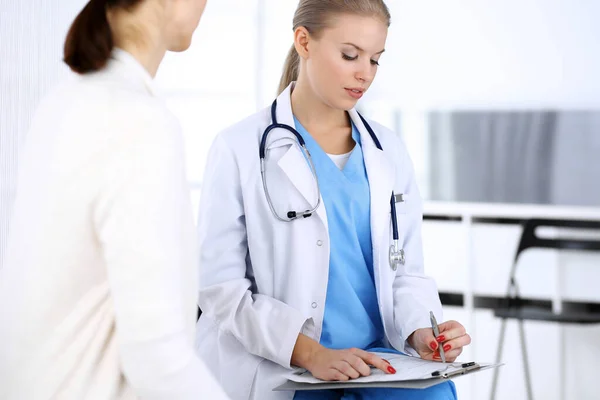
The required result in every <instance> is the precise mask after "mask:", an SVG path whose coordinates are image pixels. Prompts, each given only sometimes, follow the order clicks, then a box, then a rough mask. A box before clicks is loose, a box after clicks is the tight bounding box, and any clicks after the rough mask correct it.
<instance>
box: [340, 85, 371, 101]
mask: <svg viewBox="0 0 600 400" xmlns="http://www.w3.org/2000/svg"><path fill="white" fill-rule="evenodd" d="M345 89H346V93H348V95H350V97H352V98H353V99H356V100H358V99H360V98H361V97H362V96H363V94H365V92H366V91H367V89H363V88H345Z"/></svg>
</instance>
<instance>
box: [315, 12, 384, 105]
mask: <svg viewBox="0 0 600 400" xmlns="http://www.w3.org/2000/svg"><path fill="white" fill-rule="evenodd" d="M387 33H388V28H387V25H386V24H385V23H384V22H383V21H382V20H380V19H378V18H375V17H362V16H357V15H350V14H347V15H339V16H336V17H334V18H333V19H332V20H331V22H330V25H329V27H328V28H326V29H324V30H323V31H322V32H320V35H319V37H317V38H313V39H312V40H310V41H309V43H308V46H307V48H308V51H307V56H306V64H305V66H306V77H307V78H308V81H309V84H310V86H311V89H312V90H313V92H314V93H315V94H316V95H317V96H318V97H320V98H321V100H323V102H324V103H325V104H327V105H329V106H330V107H332V108H334V109H340V110H349V109H351V108H353V107H354V106H355V105H356V103H357V102H358V100H359V99H360V98H361V97H362V96H363V95H364V93H365V92H366V91H367V90H368V89H369V87H370V86H371V83H372V82H373V80H374V79H375V75H376V74H377V68H378V66H379V58H380V57H381V54H382V53H383V50H384V48H385V41H386V39H387Z"/></svg>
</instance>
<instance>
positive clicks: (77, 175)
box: [0, 50, 226, 399]
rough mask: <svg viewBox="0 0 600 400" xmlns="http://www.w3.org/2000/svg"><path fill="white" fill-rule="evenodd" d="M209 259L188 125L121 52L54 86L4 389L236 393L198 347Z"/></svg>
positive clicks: (27, 178) (28, 188) (4, 297)
mask: <svg viewBox="0 0 600 400" xmlns="http://www.w3.org/2000/svg"><path fill="white" fill-rule="evenodd" d="M198 260H199V257H198V254H197V251H196V233H195V228H194V224H193V217H192V211H191V204H190V196H189V192H188V189H187V184H186V180H185V176H184V155H183V148H182V138H181V129H180V127H179V124H178V123H177V121H176V120H175V118H174V117H173V116H172V115H171V114H170V113H169V112H168V111H167V109H166V108H165V106H164V104H163V103H162V102H161V101H160V100H159V99H158V98H157V97H155V95H154V91H153V88H152V79H151V77H150V75H149V74H148V73H147V72H146V70H145V69H144V68H143V67H142V66H141V65H140V64H139V63H138V62H137V61H136V60H135V59H134V58H133V57H132V56H131V55H129V54H128V53H126V52H124V51H122V50H116V51H115V52H114V53H113V58H112V59H111V61H110V62H109V64H108V66H107V67H106V68H105V69H104V70H102V71H100V72H97V73H93V74H87V75H84V76H82V77H78V78H77V79H76V80H75V82H70V83H68V84H66V85H63V86H61V87H59V88H58V89H57V90H55V91H54V92H53V93H52V94H50V95H49V96H48V97H47V98H46V99H45V100H44V101H43V102H42V104H41V105H40V107H39V109H38V111H37V113H36V116H35V118H34V121H33V123H32V128H31V130H30V132H29V133H28V136H27V145H26V146H25V148H24V151H23V152H22V158H21V160H20V170H19V178H18V188H17V193H16V202H15V207H14V210H13V217H12V220H11V231H10V234H9V243H8V253H7V257H6V259H5V262H4V267H3V269H2V270H0V346H1V347H0V398H2V399H38V398H39V399H48V398H60V399H91V398H93V399H114V398H118V399H125V398H127V399H129V398H136V397H142V398H148V399H163V398H164V399H187V398H189V399H192V398H193V399H203V398H206V399H224V398H226V397H225V395H224V394H223V392H222V390H221V389H220V387H219V386H218V384H217V383H216V382H215V380H214V379H213V377H212V376H211V375H210V374H209V372H208V370H207V369H206V366H205V365H204V364H203V363H202V362H201V361H200V360H199V359H197V358H196V356H195V353H194V351H193V337H194V326H195V325H194V324H195V320H196V312H197V306H196V297H197V285H198V279H197V270H198V267H197V264H198Z"/></svg>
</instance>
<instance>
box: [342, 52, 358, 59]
mask: <svg viewBox="0 0 600 400" xmlns="http://www.w3.org/2000/svg"><path fill="white" fill-rule="evenodd" d="M342 58H343V59H344V60H348V61H354V60H356V59H357V58H358V56H355V57H350V56H349V55H347V54H345V53H342Z"/></svg>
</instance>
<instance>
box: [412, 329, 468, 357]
mask: <svg viewBox="0 0 600 400" xmlns="http://www.w3.org/2000/svg"><path fill="white" fill-rule="evenodd" d="M438 328H439V330H440V335H439V336H438V337H437V338H436V337H434V336H433V331H432V329H431V328H422V329H417V330H416V331H414V332H413V333H412V335H410V336H409V338H408V343H409V344H410V345H411V346H412V348H413V349H415V350H416V351H417V353H419V355H420V356H421V358H423V359H426V360H435V361H441V356H440V351H439V349H440V346H441V347H442V348H443V349H444V352H445V355H446V361H447V362H453V361H454V360H456V358H457V357H458V356H459V355H460V354H461V353H462V351H463V347H465V346H468V345H469V344H470V343H471V336H469V334H468V333H467V332H466V330H465V327H464V326H462V325H461V324H460V323H459V322H456V321H446V322H444V323H441V324H439V325H438Z"/></svg>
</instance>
